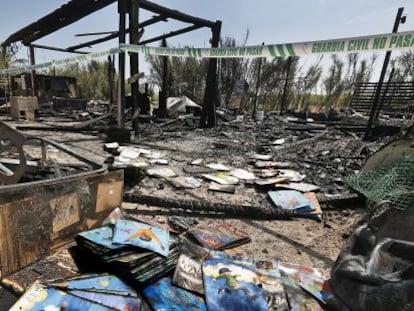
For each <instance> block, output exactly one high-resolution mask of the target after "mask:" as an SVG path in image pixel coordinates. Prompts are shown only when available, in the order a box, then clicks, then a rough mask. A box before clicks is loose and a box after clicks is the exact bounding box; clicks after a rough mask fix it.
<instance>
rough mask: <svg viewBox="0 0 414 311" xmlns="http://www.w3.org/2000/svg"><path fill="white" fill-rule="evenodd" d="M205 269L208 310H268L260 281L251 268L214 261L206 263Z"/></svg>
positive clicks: (218, 259) (204, 264) (216, 259)
mask: <svg viewBox="0 0 414 311" xmlns="http://www.w3.org/2000/svg"><path fill="white" fill-rule="evenodd" d="M202 268H203V279H204V287H205V296H206V303H207V306H208V310H209V311H227V310H237V311H250V310H257V311H261V310H263V311H264V310H268V307H267V302H266V297H265V295H264V292H263V289H262V288H261V286H260V285H259V284H260V280H259V278H258V276H257V274H256V273H255V271H254V269H253V268H252V267H249V266H245V265H241V264H237V263H234V262H231V261H228V260H226V259H221V258H212V259H208V260H206V261H204V263H203V267H202Z"/></svg>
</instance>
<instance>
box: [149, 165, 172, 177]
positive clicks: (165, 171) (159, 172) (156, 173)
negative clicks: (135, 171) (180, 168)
mask: <svg viewBox="0 0 414 311" xmlns="http://www.w3.org/2000/svg"><path fill="white" fill-rule="evenodd" d="M147 174H148V175H149V176H153V177H158V178H169V177H175V176H177V174H176V173H175V172H174V171H173V170H172V169H170V168H168V167H161V168H149V169H147Z"/></svg>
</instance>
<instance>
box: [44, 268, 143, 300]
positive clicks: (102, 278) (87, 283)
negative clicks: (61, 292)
mask: <svg viewBox="0 0 414 311" xmlns="http://www.w3.org/2000/svg"><path fill="white" fill-rule="evenodd" d="M48 285H49V286H52V287H58V288H60V289H65V290H67V289H71V290H75V289H79V290H89V291H95V292H105V293H111V294H118V295H125V296H131V297H137V293H136V292H135V290H134V289H133V288H132V287H131V286H129V285H128V284H126V283H125V282H123V281H122V280H121V279H119V278H118V277H117V276H115V275H109V274H98V275H94V274H92V275H82V276H79V277H74V278H70V279H66V280H63V281H56V282H50V283H48Z"/></svg>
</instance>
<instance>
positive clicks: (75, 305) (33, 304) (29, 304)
mask: <svg viewBox="0 0 414 311" xmlns="http://www.w3.org/2000/svg"><path fill="white" fill-rule="evenodd" d="M21 310H30V311H44V310H66V311H79V310H82V311H109V310H113V309H112V308H110V307H106V306H103V305H100V304H98V303H94V302H92V301H88V300H86V299H82V298H79V297H76V296H73V295H68V293H66V292H64V291H61V290H58V289H56V288H48V287H46V286H44V285H42V284H41V283H39V282H35V283H33V285H32V286H31V287H30V288H29V289H28V290H27V291H26V293H25V294H24V295H23V296H22V297H21V298H20V299H19V300H18V301H17V302H16V303H15V304H14V305H13V307H11V309H10V311H21Z"/></svg>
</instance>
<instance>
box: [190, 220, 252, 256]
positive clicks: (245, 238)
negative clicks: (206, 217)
mask: <svg viewBox="0 0 414 311" xmlns="http://www.w3.org/2000/svg"><path fill="white" fill-rule="evenodd" d="M188 235H189V236H190V237H192V238H194V239H195V240H196V241H197V242H198V243H200V244H201V245H203V246H204V247H207V248H210V249H215V250H223V249H226V248H232V247H235V246H239V245H242V244H245V243H248V242H250V237H249V235H248V234H247V233H246V232H243V231H241V230H239V229H237V228H235V227H233V226H232V225H230V224H222V225H219V226H215V227H204V228H198V229H193V230H189V231H188Z"/></svg>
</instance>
